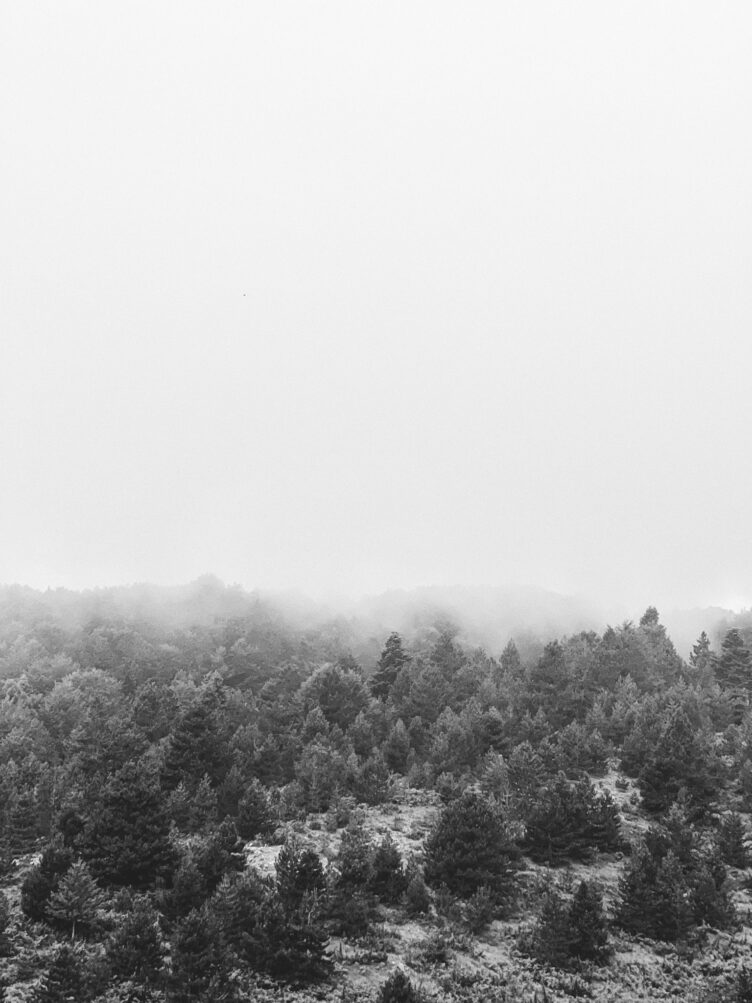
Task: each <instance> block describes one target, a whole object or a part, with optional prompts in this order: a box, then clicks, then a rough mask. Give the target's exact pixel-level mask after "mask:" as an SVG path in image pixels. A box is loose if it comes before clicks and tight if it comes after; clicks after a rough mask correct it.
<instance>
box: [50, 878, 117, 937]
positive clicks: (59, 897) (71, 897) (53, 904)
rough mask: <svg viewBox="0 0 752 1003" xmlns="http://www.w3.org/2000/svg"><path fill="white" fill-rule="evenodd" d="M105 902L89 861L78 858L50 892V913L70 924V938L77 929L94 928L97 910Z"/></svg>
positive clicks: (59, 920) (74, 934) (54, 917)
mask: <svg viewBox="0 0 752 1003" xmlns="http://www.w3.org/2000/svg"><path fill="white" fill-rule="evenodd" d="M103 905H104V894H103V892H102V890H101V889H100V888H99V887H97V884H96V882H95V881H94V878H93V877H92V876H91V872H90V871H89V868H88V867H87V865H86V864H85V863H84V862H83V861H82V860H79V861H77V862H76V863H75V864H73V865H72V867H71V868H70V870H69V871H68V872H67V873H66V874H64V875H63V876H62V878H61V879H60V883H59V885H58V887H57V889H56V890H55V891H54V892H53V893H52V895H50V900H49V903H48V905H47V914H48V915H49V916H51V917H52V918H53V919H56V920H58V922H60V923H63V924H64V925H66V926H69V927H70V935H71V940H75V939H76V929H77V928H78V929H79V931H80V930H83V931H84V932H86V931H88V930H91V928H92V927H93V926H94V923H95V922H96V918H97V913H98V911H99V910H100V909H101V908H102V906H103Z"/></svg>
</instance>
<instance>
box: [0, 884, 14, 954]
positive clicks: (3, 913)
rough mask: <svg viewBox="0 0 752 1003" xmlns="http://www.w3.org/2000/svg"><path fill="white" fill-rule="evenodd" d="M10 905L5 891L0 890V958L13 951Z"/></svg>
mask: <svg viewBox="0 0 752 1003" xmlns="http://www.w3.org/2000/svg"><path fill="white" fill-rule="evenodd" d="M9 928H10V907H9V905H8V898H7V896H6V894H5V892H2V891H0V958H7V957H8V956H9V955H10V954H12V953H13V948H12V946H11V939H10V929H9Z"/></svg>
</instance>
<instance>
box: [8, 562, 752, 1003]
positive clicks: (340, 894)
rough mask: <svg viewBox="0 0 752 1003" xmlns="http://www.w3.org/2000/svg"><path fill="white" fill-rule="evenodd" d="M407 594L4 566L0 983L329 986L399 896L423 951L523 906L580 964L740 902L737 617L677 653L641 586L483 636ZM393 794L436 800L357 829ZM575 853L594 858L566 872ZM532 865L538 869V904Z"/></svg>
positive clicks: (711, 923)
mask: <svg viewBox="0 0 752 1003" xmlns="http://www.w3.org/2000/svg"><path fill="white" fill-rule="evenodd" d="M390 601H391V600H390ZM409 605H410V604H408V606H409ZM411 616H412V619H411V618H410V616H407V614H406V613H405V615H404V616H402V617H400V616H397V615H395V620H396V621H397V624H398V625H399V626H402V625H403V623H404V622H408V624H409V629H407V630H399V629H397V627H394V628H392V629H381V627H380V626H379V632H378V633H374V632H373V630H374V626H373V621H372V620H369V619H368V618H367V617H359V616H358V615H355V614H351V615H349V616H338V617H331V616H329V617H324V616H322V613H321V610H320V609H316V608H315V607H313V606H311V605H306V604H305V603H303V602H302V601H299V600H298V601H296V603H293V602H292V601H288V602H287V603H286V604H284V603H278V602H277V603H275V602H271V601H269V600H266V599H264V598H262V597H261V596H258V595H248V594H246V593H243V592H242V590H240V589H237V588H225V587H224V586H222V585H221V583H219V582H217V581H216V580H215V579H211V578H205V579H201V580H199V581H198V582H196V583H193V584H192V585H191V586H187V587H185V588H183V589H177V590H169V589H166V590H165V589H151V588H147V587H143V588H141V587H138V588H134V589H125V590H122V589H114V590H98V591H94V592H91V593H82V594H74V593H68V592H64V591H55V592H50V593H44V594H42V593H36V592H33V591H32V590H28V589H22V588H18V587H11V588H5V589H2V590H0V792H1V793H2V801H1V802H0V803H1V804H2V811H1V814H0V866H1V867H2V873H3V875H4V881H5V883H6V885H7V887H8V888H9V889H13V890H14V891H13V901H14V903H15V904H14V905H13V907H12V908H10V907H7V908H5V907H3V905H2V903H1V902H0V928H1V929H0V955H1V956H0V975H2V978H3V979H4V980H5V982H4V984H5V985H6V986H12V985H16V984H18V985H21V984H25V983H26V982H30V980H31V979H32V975H31V974H29V973H33V977H34V978H36V977H37V976H38V979H39V982H38V986H37V988H36V989H35V990H34V991H35V992H37V993H38V998H40V999H50V1000H53V999H54V1000H57V999H66V998H69V997H71V996H74V997H75V998H76V999H77V1000H92V1001H93V1000H100V1001H104V1000H110V999H112V1000H115V999H121V998H125V997H126V996H127V994H128V993H133V994H136V995H134V996H133V998H138V999H144V1000H155V1001H159V1000H170V1001H181V1000H188V999H201V1000H229V999H235V1000H239V1001H240V1000H245V999H251V998H253V999H256V998H259V999H263V998H264V997H263V992H266V991H267V990H266V989H264V988H263V986H265V985H266V986H267V988H268V987H269V986H271V987H275V986H276V987H279V986H281V985H286V986H288V988H289V990H290V991H291V992H296V991H298V989H299V988H300V987H301V986H305V985H311V984H322V985H324V986H329V987H331V986H332V985H334V984H335V982H336V979H337V977H338V976H337V972H338V970H339V969H338V967H337V966H338V962H337V960H336V957H335V954H334V953H333V952H334V948H333V945H334V944H335V943H336V944H339V945H340V951H341V950H342V949H343V948H342V945H346V944H351V945H360V946H359V947H358V948H357V949H358V950H360V951H361V952H365V951H366V947H367V945H371V946H370V947H368V948H367V950H369V951H371V952H372V953H373V955H374V957H381V956H382V954H383V953H384V950H385V949H384V948H383V947H379V948H378V949H377V948H376V947H374V946H373V945H374V944H376V943H377V941H378V942H379V943H380V941H379V937H382V938H383V936H384V934H383V929H384V924H385V923H387V922H389V921H391V920H393V919H396V918H399V920H400V922H405V921H407V920H408V919H410V920H411V921H413V922H417V923H423V924H435V928H434V934H432V935H431V936H432V937H433V939H432V940H431V939H430V938H429V941H427V942H426V945H425V946H424V948H423V949H422V950H423V952H424V953H423V954H422V955H421V957H422V958H423V959H424V962H423V963H426V964H428V961H427V960H426V959H432V960H431V962H430V963H431V964H440V963H442V962H441V960H440V959H441V958H447V957H448V956H449V954H450V953H451V951H452V950H453V948H452V946H451V945H452V944H455V945H456V944H457V943H458V942H459V941H458V938H459V937H460V936H465V937H467V936H471V937H477V936H483V935H484V931H488V930H489V929H490V928H492V926H493V925H494V924H498V923H503V922H507V921H509V920H514V919H516V921H517V922H518V923H520V922H522V923H523V925H524V924H525V923H527V926H526V927H525V929H524V931H523V933H522V934H520V939H519V952H520V957H526V958H529V959H531V962H530V963H531V964H532V963H539V964H543V965H547V966H550V967H551V968H552V969H556V970H559V969H560V970H562V971H568V972H578V973H582V972H585V973H587V972H588V971H590V970H591V969H594V968H599V967H604V966H605V967H607V966H608V965H609V964H611V959H612V957H613V955H614V941H615V940H617V939H618V938H619V937H645V938H652V939H656V940H661V941H667V942H672V943H681V944H688V943H699V941H698V938H701V937H702V931H703V930H705V929H707V928H712V929H714V930H719V931H721V930H727V931H730V930H734V929H736V928H737V927H738V926H739V924H740V923H741V922H742V917H741V916H740V913H739V911H738V909H737V907H736V905H735V898H734V894H733V887H732V883H731V878H732V876H733V875H734V874H736V873H738V872H740V871H743V870H744V869H745V868H746V867H747V865H748V864H749V862H750V861H749V837H750V832H749V816H750V813H752V709H751V708H750V700H751V699H752V671H750V663H751V661H752V659H751V657H750V651H751V650H752V622H748V617H746V616H745V615H742V616H740V617H738V618H737V620H736V621H734V622H733V623H732V622H727V623H726V624H724V628H725V629H724V633H723V634H722V636H721V637H720V638H717V639H715V640H714V636H713V629H714V628H713V627H712V626H710V625H708V627H709V630H710V633H708V632H702V631H701V632H698V635H697V637H696V638H695V642H694V643H693V644H692V645H691V646H689V648H688V657H687V658H686V660H685V658H683V657H682V656H681V655H680V654H679V653H678V652H677V650H676V648H675V646H674V644H673V642H672V640H671V637H670V633H669V631H668V630H667V628H666V626H665V625H664V624H663V623H662V620H661V617H660V615H659V613H658V611H657V610H656V609H655V608H654V607H652V606H649V607H647V609H646V610H645V611H644V612H643V614H642V615H641V617H640V618H639V619H638V620H637V621H636V622H634V621H624V622H621V623H618V624H616V625H611V626H609V625H605V626H601V627H600V629H599V630H596V629H580V630H576V631H573V632H570V633H566V632H565V633H561V634H558V635H556V636H547V635H545V634H543V633H541V634H535V633H532V632H531V631H530V630H529V629H528V631H527V632H526V631H525V630H522V631H520V633H519V635H518V636H514V637H511V636H509V635H505V636H504V637H503V639H502V641H501V642H500V643H499V644H498V645H497V646H496V647H495V648H493V649H489V648H486V647H483V646H481V645H477V644H472V643H471V642H470V640H469V636H470V634H471V632H472V629H473V627H472V625H468V624H466V623H462V622H459V621H458V620H453V619H452V618H451V616H450V615H449V614H448V613H447V611H446V610H441V611H439V612H438V613H437V612H436V610H435V609H433V610H428V609H426V610H424V611H423V612H422V613H421V615H420V616H417V615H414V611H413V613H412V614H411ZM475 629H477V624H476V628H475ZM606 780H608V784H607V783H606ZM615 785H616V786H615ZM626 790H631V791H632V792H633V793H632V794H631V796H630V799H629V800H625V798H624V797H623V796H622V795H621V794H620V791H626ZM411 799H412V800H411ZM410 804H418V805H422V806H423V807H424V808H426V807H427V806H430V815H429V816H428V820H427V821H426V823H425V824H426V829H425V831H424V834H423V836H421V838H420V840H419V841H416V842H415V844H414V846H413V848H412V849H408V846H406V844H405V842H404V840H402V839H401V838H400V839H399V840H398V839H396V838H395V837H397V836H398V830H397V829H395V830H394V832H392V831H390V830H387V831H381V832H376V831H374V830H373V829H372V828H371V827H369V818H370V817H371V815H369V813H378V812H386V811H392V812H393V813H397V814H398V813H399V811H400V810H407V809H405V808H404V807H403V808H401V807H400V806H405V805H410ZM395 818H396V815H395ZM635 818H639V822H640V825H639V827H638V826H636V825H635ZM316 834H321V837H322V839H323V838H324V837H326V840H331V842H326V841H325V842H318V843H317V842H316V839H315V838H314V837H316ZM317 838H318V837H317ZM247 843H248V844H249V845H251V846H253V847H255V848H256V850H258V851H261V850H265V849H266V848H269V849H272V848H273V859H274V867H273V869H271V870H270V869H269V868H267V869H266V870H264V869H263V868H262V869H258V868H257V867H255V866H254V865H253V864H251V863H249V858H248V856H247V846H246V844H247ZM324 847H328V849H327V850H326V852H324V849H323V848H324ZM602 861H610V862H611V865H612V867H614V868H617V869H618V871H617V873H616V877H615V878H614V882H613V887H612V888H611V889H610V891H609V893H608V894H607V895H604V893H603V890H602V889H601V887H600V885H599V883H598V880H597V878H596V877H594V875H595V874H597V867H598V865H599V862H602ZM574 867H579V868H591V869H592V870H590V871H587V872H586V874H587V876H586V877H583V878H582V879H581V880H580V882H579V883H578V884H577V885H576V886H573V887H572V888H571V889H570V890H569V891H567V890H566V889H564V891H562V886H561V883H560V882H558V877H557V876H558V875H561V874H563V873H566V872H567V871H568V869H571V868H574ZM531 873H533V874H541V873H542V874H545V875H548V876H549V886H548V888H547V890H546V891H545V892H541V893H540V894H539V895H538V899H537V901H536V902H535V909H534V915H533V917H532V919H530V916H529V913H530V908H531V901H534V899H533V898H532V896H533V892H532V890H531V888H532V886H531V877H530V875H531ZM536 880H537V879H536ZM557 882H558V883H557ZM379 931H382V932H381V933H379ZM463 931H464V932H463ZM452 938H454V939H452ZM32 957H34V958H35V959H36V960H35V961H34V962H32V961H31V958H32ZM416 963H417V962H416ZM24 973H26V975H24ZM259 980H261V981H259ZM264 980H267V982H264ZM29 991H30V992H31V990H29ZM269 991H270V992H272V991H275V992H276V989H274V990H272V989H269ZM452 991H454V990H452ZM379 992H380V993H381V998H384V999H387V998H390V999H391V998H398V997H399V998H415V993H416V992H417V990H416V988H415V986H413V984H412V982H411V980H410V979H409V978H408V977H407V976H405V977H404V979H401V978H398V977H397V976H394V977H392V978H391V979H389V980H387V981H385V982H384V985H383V986H382V987H381V988H380V990H379ZM118 993H120V995H118ZM270 998H271V997H270ZM448 998H453V997H448ZM728 998H729V999H731V998H732V997H728Z"/></svg>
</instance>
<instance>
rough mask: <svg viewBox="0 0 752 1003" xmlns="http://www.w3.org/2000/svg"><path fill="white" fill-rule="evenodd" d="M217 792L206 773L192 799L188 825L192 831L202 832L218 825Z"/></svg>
mask: <svg viewBox="0 0 752 1003" xmlns="http://www.w3.org/2000/svg"><path fill="white" fill-rule="evenodd" d="M216 822H217V792H216V791H215V790H214V788H213V787H212V785H211V781H210V780H209V776H208V774H206V773H205V774H204V775H203V777H202V778H201V780H200V781H199V785H198V787H197V788H196V790H195V793H194V794H193V797H192V798H191V799H190V807H189V810H188V826H189V831H190V832H202V831H204V830H206V829H210V828H211V827H212V826H214V825H216Z"/></svg>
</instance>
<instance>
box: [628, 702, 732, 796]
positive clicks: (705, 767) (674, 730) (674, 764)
mask: <svg viewBox="0 0 752 1003" xmlns="http://www.w3.org/2000/svg"><path fill="white" fill-rule="evenodd" d="M722 770H723V767H722V764H721V762H720V760H719V759H718V757H717V756H716V755H715V754H714V753H713V751H712V749H711V748H710V745H709V742H708V740H707V739H706V738H705V736H704V735H703V734H702V732H699V731H698V729H697V727H695V726H694V725H693V724H692V722H691V721H690V719H689V717H688V715H687V714H686V712H685V711H684V710H683V709H682V708H681V707H677V708H675V709H674V710H673V711H672V712H671V713H670V716H669V717H668V719H667V720H666V721H665V723H664V725H663V728H662V730H661V733H660V736H659V738H658V741H657V742H656V743H655V745H654V746H653V748H652V750H651V752H650V754H649V756H648V758H647V760H646V762H645V763H644V765H643V767H642V769H641V770H640V774H639V777H638V782H639V785H640V793H641V794H642V803H643V806H644V807H645V809H646V810H647V811H649V812H651V813H654V814H658V813H660V812H664V811H667V810H668V808H669V807H670V806H671V805H672V804H673V803H674V802H675V801H676V800H677V799H678V798H679V796H680V794H683V796H684V797H686V798H688V799H689V801H690V802H691V804H692V805H693V806H694V808H695V809H697V810H698V811H700V812H702V811H704V810H706V809H707V807H708V806H709V805H710V804H711V802H712V801H714V800H715V798H716V797H717V795H718V790H719V786H720V782H721V777H722Z"/></svg>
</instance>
